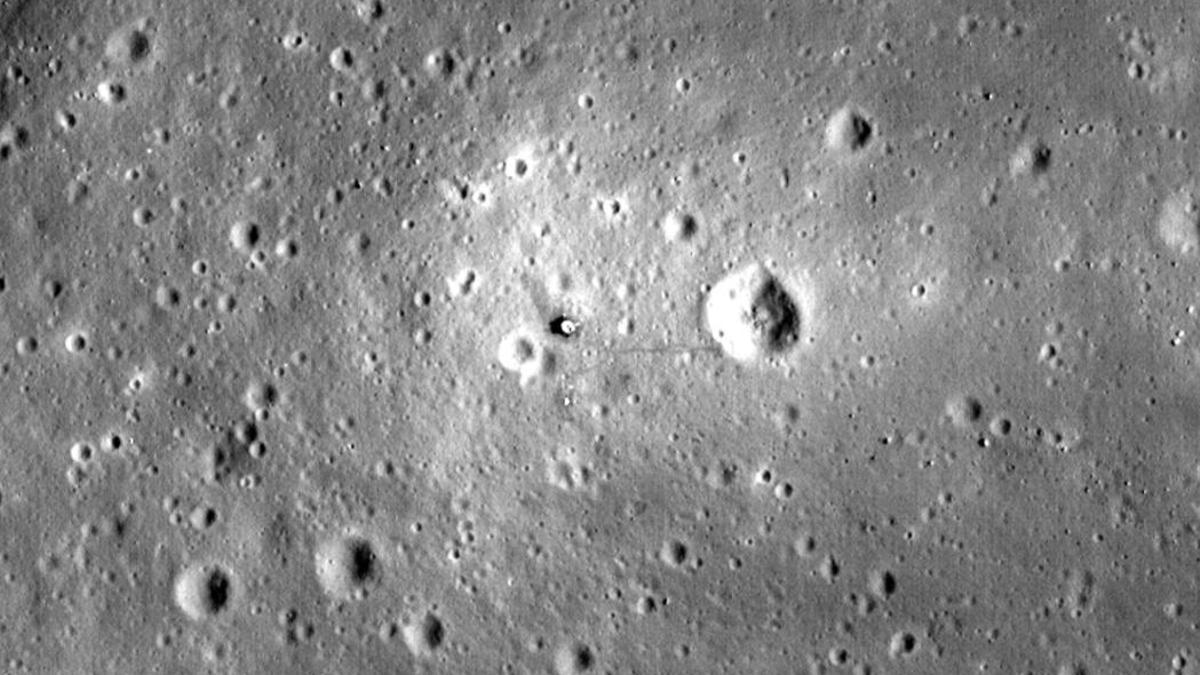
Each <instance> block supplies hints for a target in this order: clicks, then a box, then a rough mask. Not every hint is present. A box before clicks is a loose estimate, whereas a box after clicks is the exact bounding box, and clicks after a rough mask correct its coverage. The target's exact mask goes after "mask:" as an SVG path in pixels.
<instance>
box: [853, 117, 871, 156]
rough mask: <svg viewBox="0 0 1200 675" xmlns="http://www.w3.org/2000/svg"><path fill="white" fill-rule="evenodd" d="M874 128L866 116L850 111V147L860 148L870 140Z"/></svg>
mask: <svg viewBox="0 0 1200 675" xmlns="http://www.w3.org/2000/svg"><path fill="white" fill-rule="evenodd" d="M873 133H874V129H873V128H872V127H871V123H870V122H869V121H868V120H867V118H866V117H863V116H862V114H860V113H857V112H855V113H851V115H850V149H851V150H861V149H863V148H865V147H866V146H867V144H868V143H870V142H871V135H872V134H873Z"/></svg>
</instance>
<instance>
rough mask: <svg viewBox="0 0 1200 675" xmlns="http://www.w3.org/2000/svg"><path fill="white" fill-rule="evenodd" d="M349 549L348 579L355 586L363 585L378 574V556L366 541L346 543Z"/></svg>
mask: <svg viewBox="0 0 1200 675" xmlns="http://www.w3.org/2000/svg"><path fill="white" fill-rule="evenodd" d="M347 545H348V546H349V547H350V578H351V579H352V580H353V581H354V583H356V584H360V585H361V584H364V583H366V582H368V581H370V580H371V579H373V578H374V577H375V575H376V573H377V572H378V569H379V567H378V556H376V555H375V549H374V548H373V547H372V546H371V542H369V541H367V540H366V539H354V540H352V541H350V542H348V543H347Z"/></svg>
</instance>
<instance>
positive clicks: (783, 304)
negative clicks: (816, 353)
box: [750, 278, 800, 352]
mask: <svg viewBox="0 0 1200 675" xmlns="http://www.w3.org/2000/svg"><path fill="white" fill-rule="evenodd" d="M750 312H751V321H752V322H753V324H754V330H755V332H756V333H758V335H759V336H760V339H761V342H762V344H763V346H764V347H765V348H766V350H767V351H772V352H780V351H784V350H786V349H787V348H789V347H791V346H792V345H793V344H795V343H796V342H797V341H798V340H799V339H800V312H799V310H797V309H796V303H794V302H793V301H792V298H791V297H790V296H789V295H788V293H787V291H785V290H784V289H783V287H782V286H781V285H780V284H779V282H778V281H776V280H775V279H774V278H772V279H769V280H768V281H767V282H766V283H765V284H763V287H762V289H761V291H760V292H759V294H758V296H757V297H756V298H755V299H754V302H753V303H752V304H751V306H750Z"/></svg>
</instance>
